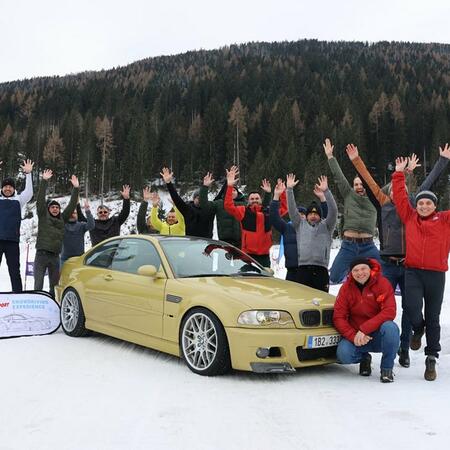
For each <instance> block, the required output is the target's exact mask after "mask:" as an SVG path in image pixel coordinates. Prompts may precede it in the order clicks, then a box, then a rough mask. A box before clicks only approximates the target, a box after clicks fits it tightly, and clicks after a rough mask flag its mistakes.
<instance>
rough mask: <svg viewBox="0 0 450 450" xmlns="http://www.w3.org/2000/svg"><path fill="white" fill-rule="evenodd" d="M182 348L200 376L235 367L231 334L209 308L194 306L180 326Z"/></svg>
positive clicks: (220, 372)
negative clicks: (229, 343) (227, 333)
mask: <svg viewBox="0 0 450 450" xmlns="http://www.w3.org/2000/svg"><path fill="white" fill-rule="evenodd" d="M180 351H181V354H182V355H183V359H184V360H185V362H186V364H187V366H188V367H189V369H190V370H192V372H194V373H196V374H198V375H205V376H215V375H223V374H225V373H227V372H229V371H230V369H231V359H230V349H229V346H228V340H227V335H226V334H225V330H224V328H223V326H222V324H221V323H220V320H219V319H218V318H217V317H216V316H215V315H214V314H213V313H212V312H211V311H209V310H207V309H206V308H194V309H192V310H191V311H189V312H188V314H187V315H186V316H185V317H184V319H183V321H182V323H181V327H180Z"/></svg>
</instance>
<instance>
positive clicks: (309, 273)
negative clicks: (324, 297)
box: [297, 266, 330, 292]
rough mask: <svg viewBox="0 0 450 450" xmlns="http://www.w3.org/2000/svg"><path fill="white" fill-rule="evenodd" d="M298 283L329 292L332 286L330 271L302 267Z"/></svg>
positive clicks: (324, 268) (323, 268)
mask: <svg viewBox="0 0 450 450" xmlns="http://www.w3.org/2000/svg"><path fill="white" fill-rule="evenodd" d="M297 282H298V283H301V284H304V285H306V286H309V287H312V288H314V289H318V290H319V291H324V292H328V288H329V286H330V276H329V274H328V269H327V268H326V267H322V266H300V267H299V268H298V271H297Z"/></svg>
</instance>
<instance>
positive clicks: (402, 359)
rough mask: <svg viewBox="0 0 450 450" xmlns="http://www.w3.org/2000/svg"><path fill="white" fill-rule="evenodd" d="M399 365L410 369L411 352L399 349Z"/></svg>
mask: <svg viewBox="0 0 450 450" xmlns="http://www.w3.org/2000/svg"><path fill="white" fill-rule="evenodd" d="M398 363H399V364H400V365H401V366H402V367H409V365H410V364H411V361H410V359H409V352H408V350H405V349H403V348H401V349H399V351H398Z"/></svg>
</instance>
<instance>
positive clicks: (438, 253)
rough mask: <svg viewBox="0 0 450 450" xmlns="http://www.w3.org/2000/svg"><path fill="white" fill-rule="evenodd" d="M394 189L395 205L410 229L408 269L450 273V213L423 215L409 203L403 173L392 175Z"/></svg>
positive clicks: (408, 229) (407, 254) (408, 237)
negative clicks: (449, 262) (449, 267)
mask: <svg viewBox="0 0 450 450" xmlns="http://www.w3.org/2000/svg"><path fill="white" fill-rule="evenodd" d="M392 188H393V192H394V202H395V206H396V208H397V212H398V215H399V216H400V219H401V221H402V222H403V223H404V224H405V230H406V258H405V267H411V268H415V269H424V270H435V271H437V272H446V271H447V270H448V254H449V251H450V211H441V212H436V211H435V212H434V213H433V214H430V215H429V216H428V217H421V216H419V214H418V213H417V211H416V210H415V209H414V208H413V207H412V206H411V204H410V202H409V199H408V194H407V193H406V188H405V175H404V173H403V172H394V173H393V174H392Z"/></svg>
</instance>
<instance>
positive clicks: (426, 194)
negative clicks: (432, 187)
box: [416, 191, 438, 206]
mask: <svg viewBox="0 0 450 450" xmlns="http://www.w3.org/2000/svg"><path fill="white" fill-rule="evenodd" d="M422 198H428V199H429V200H431V201H432V202H433V203H434V205H435V206H437V203H438V199H437V197H436V195H435V194H434V193H433V192H431V191H421V192H419V193H418V194H417V195H416V205H417V202H418V201H419V200H420V199H422Z"/></svg>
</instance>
